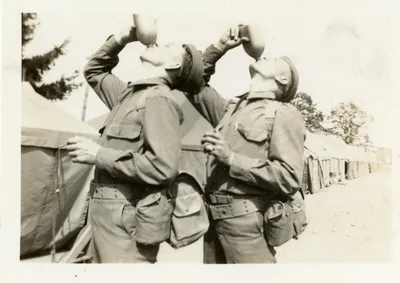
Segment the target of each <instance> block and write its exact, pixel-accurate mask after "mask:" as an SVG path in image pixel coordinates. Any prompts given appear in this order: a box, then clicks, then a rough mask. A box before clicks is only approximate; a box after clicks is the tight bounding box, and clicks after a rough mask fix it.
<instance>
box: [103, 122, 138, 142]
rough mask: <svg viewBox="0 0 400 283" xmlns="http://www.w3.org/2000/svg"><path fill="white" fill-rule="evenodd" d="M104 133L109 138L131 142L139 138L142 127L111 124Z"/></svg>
mask: <svg viewBox="0 0 400 283" xmlns="http://www.w3.org/2000/svg"><path fill="white" fill-rule="evenodd" d="M106 131H107V135H108V136H110V137H114V138H120V139H128V140H133V139H136V138H138V137H139V136H140V132H141V131H142V126H141V125H139V124H112V125H110V126H108V127H107V130H106Z"/></svg>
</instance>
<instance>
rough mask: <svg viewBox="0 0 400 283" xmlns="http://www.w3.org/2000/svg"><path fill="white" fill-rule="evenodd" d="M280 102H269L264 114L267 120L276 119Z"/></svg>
mask: <svg viewBox="0 0 400 283" xmlns="http://www.w3.org/2000/svg"><path fill="white" fill-rule="evenodd" d="M279 106H280V102H279V101H275V100H268V103H267V105H266V106H265V107H264V113H265V116H266V117H267V118H275V116H276V110H277V109H278V108H279Z"/></svg>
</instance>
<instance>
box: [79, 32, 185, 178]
mask: <svg viewBox="0 0 400 283" xmlns="http://www.w3.org/2000/svg"><path fill="white" fill-rule="evenodd" d="M122 49H123V46H120V45H119V44H118V43H117V42H116V40H115V38H114V37H113V36H111V37H109V38H108V40H107V41H106V42H105V43H104V44H103V46H102V47H101V48H100V49H99V50H98V51H97V52H96V53H95V54H94V55H93V56H92V57H91V59H90V60H89V62H88V63H87V65H86V67H85V69H84V76H85V78H86V80H87V82H88V83H89V84H90V86H91V87H92V88H93V89H94V91H95V92H96V94H97V95H98V96H99V98H100V99H101V100H102V101H103V102H104V103H105V105H106V106H107V107H108V108H109V109H110V110H111V113H110V115H109V116H108V118H107V120H106V123H105V125H104V126H103V127H102V129H101V130H100V133H101V134H102V135H101V137H100V139H99V143H100V145H101V146H102V147H101V149H100V150H99V152H98V154H97V156H96V169H95V181H96V182H98V183H105V184H138V185H139V184H141V185H154V186H158V185H163V184H167V183H169V182H170V181H171V180H172V179H173V178H174V177H175V176H176V175H177V168H178V162H179V155H180V150H181V144H180V125H181V123H182V121H183V115H182V111H181V109H180V106H179V105H178V104H177V102H176V101H175V99H174V96H173V94H172V91H171V89H170V86H169V85H168V83H167V82H166V81H164V80H162V79H160V78H154V79H148V80H143V81H139V82H135V83H127V82H123V81H121V80H120V79H118V78H117V77H116V76H115V75H113V74H112V72H111V70H112V69H113V68H114V67H115V66H116V65H117V64H118V61H119V59H118V53H119V52H120V51H121V50H122Z"/></svg>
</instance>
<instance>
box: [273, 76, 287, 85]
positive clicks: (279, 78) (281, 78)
mask: <svg viewBox="0 0 400 283" xmlns="http://www.w3.org/2000/svg"><path fill="white" fill-rule="evenodd" d="M275 80H276V81H277V82H279V83H280V84H281V85H287V84H288V83H289V79H288V78H287V77H286V76H285V75H283V74H281V75H277V76H275Z"/></svg>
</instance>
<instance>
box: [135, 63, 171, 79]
mask: <svg viewBox="0 0 400 283" xmlns="http://www.w3.org/2000/svg"><path fill="white" fill-rule="evenodd" d="M138 76H139V77H138V80H145V79H151V78H162V79H165V80H166V81H167V82H168V83H171V79H170V78H169V76H168V75H167V72H166V71H165V69H164V68H163V67H155V66H153V65H151V64H149V63H146V62H142V68H141V70H140V72H139V74H138Z"/></svg>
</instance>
